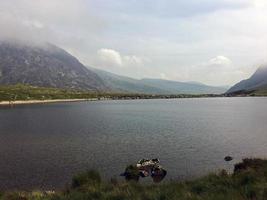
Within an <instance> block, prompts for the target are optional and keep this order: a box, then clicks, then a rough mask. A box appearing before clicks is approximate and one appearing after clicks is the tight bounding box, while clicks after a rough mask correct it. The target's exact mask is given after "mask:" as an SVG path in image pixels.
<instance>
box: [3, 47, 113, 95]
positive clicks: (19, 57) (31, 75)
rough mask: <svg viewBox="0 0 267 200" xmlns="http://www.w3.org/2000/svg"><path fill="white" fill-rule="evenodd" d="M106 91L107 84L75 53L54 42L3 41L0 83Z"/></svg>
mask: <svg viewBox="0 0 267 200" xmlns="http://www.w3.org/2000/svg"><path fill="white" fill-rule="evenodd" d="M17 83H22V84H30V85H35V86H42V87H55V88H67V89H78V90H93V91H103V90H107V89H108V87H107V86H106V85H105V84H104V82H103V81H102V79H101V78H100V77H99V76H98V75H97V74H96V73H94V72H92V71H90V70H89V69H87V68H86V67H85V66H84V65H82V64H81V63H80V62H79V61H78V60H77V59H76V58H75V57H73V56H72V55H70V54H69V53H67V52H66V51H64V50H63V49H61V48H59V47H56V46H55V45H52V44H44V45H35V46H33V45H25V44H23V43H15V42H13V43H9V42H0V84H2V85H12V84H17Z"/></svg>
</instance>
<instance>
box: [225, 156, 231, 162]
mask: <svg viewBox="0 0 267 200" xmlns="http://www.w3.org/2000/svg"><path fill="white" fill-rule="evenodd" d="M224 160H225V161H227V162H229V161H231V160H233V157H231V156H225V157H224Z"/></svg>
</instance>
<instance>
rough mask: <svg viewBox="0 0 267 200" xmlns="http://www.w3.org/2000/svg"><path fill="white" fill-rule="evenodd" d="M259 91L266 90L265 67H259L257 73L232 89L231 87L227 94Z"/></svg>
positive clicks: (266, 72) (266, 73) (266, 69)
mask: <svg viewBox="0 0 267 200" xmlns="http://www.w3.org/2000/svg"><path fill="white" fill-rule="evenodd" d="M255 90H257V91H259V90H267V66H266V65H264V66H261V67H259V68H258V69H257V71H256V72H255V73H254V74H253V75H252V76H251V77H250V78H249V79H246V80H243V81H241V82H239V83H237V84H235V85H234V86H233V87H231V88H230V89H229V90H228V91H227V93H228V94H229V93H237V92H242V91H244V92H249V91H255Z"/></svg>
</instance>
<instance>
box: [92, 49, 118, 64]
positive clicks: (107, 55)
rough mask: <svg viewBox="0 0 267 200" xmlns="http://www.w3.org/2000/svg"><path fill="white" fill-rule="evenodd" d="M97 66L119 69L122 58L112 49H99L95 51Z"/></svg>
mask: <svg viewBox="0 0 267 200" xmlns="http://www.w3.org/2000/svg"><path fill="white" fill-rule="evenodd" d="M97 56H98V58H99V64H100V65H102V66H106V67H121V66H122V58H121V55H120V53H119V52H118V51H115V50H113V49H100V50H98V51H97Z"/></svg>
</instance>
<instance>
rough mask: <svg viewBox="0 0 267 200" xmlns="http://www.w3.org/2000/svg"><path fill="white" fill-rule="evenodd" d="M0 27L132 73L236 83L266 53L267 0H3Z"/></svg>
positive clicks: (8, 34)
mask: <svg viewBox="0 0 267 200" xmlns="http://www.w3.org/2000/svg"><path fill="white" fill-rule="evenodd" d="M0 29H1V30H0V38H1V39H14V38H16V39H23V40H25V41H28V42H37V41H42V42H45V41H46V42H51V43H54V44H56V45H58V46H60V47H62V48H64V49H66V50H67V51H68V52H70V53H72V54H73V55H75V56H76V57H77V58H78V59H79V60H80V61H81V62H82V63H83V64H85V65H89V66H93V67H95V68H99V69H104V70H107V71H110V72H114V73H117V74H121V75H126V76H130V77H134V78H144V77H149V78H164V79H170V80H178V81H198V82H202V83H206V84H211V85H232V84H234V83H236V82H238V81H240V80H241V79H244V78H248V77H249V76H250V75H251V73H253V72H254V70H255V69H256V68H257V67H258V66H259V65H260V64H263V63H265V62H266V60H267V59H266V58H267V1H266V0H0Z"/></svg>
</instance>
